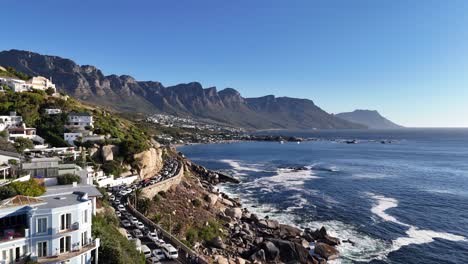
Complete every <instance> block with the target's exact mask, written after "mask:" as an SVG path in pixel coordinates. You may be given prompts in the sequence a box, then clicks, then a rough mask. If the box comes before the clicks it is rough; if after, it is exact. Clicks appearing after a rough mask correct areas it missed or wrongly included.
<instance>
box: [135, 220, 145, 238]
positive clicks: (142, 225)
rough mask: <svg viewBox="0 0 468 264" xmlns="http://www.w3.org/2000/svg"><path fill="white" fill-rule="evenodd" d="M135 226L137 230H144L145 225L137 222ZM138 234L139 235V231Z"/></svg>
mask: <svg viewBox="0 0 468 264" xmlns="http://www.w3.org/2000/svg"><path fill="white" fill-rule="evenodd" d="M135 226H136V227H137V228H138V229H143V228H145V225H144V224H143V223H142V222H139V221H138V222H137V223H136V224H135ZM140 233H141V231H140ZM142 235H143V233H142Z"/></svg>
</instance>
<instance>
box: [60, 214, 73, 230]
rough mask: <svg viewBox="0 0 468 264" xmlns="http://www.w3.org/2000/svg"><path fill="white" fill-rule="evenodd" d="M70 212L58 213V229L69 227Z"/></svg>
mask: <svg viewBox="0 0 468 264" xmlns="http://www.w3.org/2000/svg"><path fill="white" fill-rule="evenodd" d="M70 226H71V214H63V215H60V230H66V229H70Z"/></svg>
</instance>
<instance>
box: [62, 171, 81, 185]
mask: <svg viewBox="0 0 468 264" xmlns="http://www.w3.org/2000/svg"><path fill="white" fill-rule="evenodd" d="M74 182H76V183H80V182H81V178H80V176H78V175H75V174H71V173H67V174H64V175H61V176H58V177H57V184H58V185H68V184H72V183H74Z"/></svg>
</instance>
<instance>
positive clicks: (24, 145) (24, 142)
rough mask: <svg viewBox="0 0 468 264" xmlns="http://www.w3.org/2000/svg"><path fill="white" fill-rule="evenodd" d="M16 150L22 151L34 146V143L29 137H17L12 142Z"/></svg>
mask: <svg viewBox="0 0 468 264" xmlns="http://www.w3.org/2000/svg"><path fill="white" fill-rule="evenodd" d="M14 146H15V148H16V151H18V152H20V153H21V152H23V151H24V150H25V149H32V148H34V143H33V142H32V141H31V140H30V139H29V138H23V137H19V138H16V139H15V144H14Z"/></svg>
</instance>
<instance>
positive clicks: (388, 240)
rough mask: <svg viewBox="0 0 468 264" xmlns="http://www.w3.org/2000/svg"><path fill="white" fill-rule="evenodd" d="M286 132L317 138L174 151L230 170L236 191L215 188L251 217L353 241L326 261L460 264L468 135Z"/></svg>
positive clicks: (464, 243)
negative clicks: (353, 141) (324, 230)
mask: <svg viewBox="0 0 468 264" xmlns="http://www.w3.org/2000/svg"><path fill="white" fill-rule="evenodd" d="M275 133H277V132H275ZM281 134H285V133H281ZM290 134H291V135H297V136H302V137H314V138H319V139H323V140H319V141H310V142H304V143H301V144H296V143H285V144H278V143H274V142H241V143H233V144H211V145H192V146H185V147H181V148H179V150H180V151H182V152H183V153H184V154H185V155H186V156H187V157H189V158H190V159H192V160H193V161H196V162H197V163H199V164H201V165H204V166H206V167H208V168H210V169H219V170H229V171H232V172H233V173H234V175H236V176H237V177H239V178H240V179H241V180H242V183H241V184H226V185H222V186H221V188H222V190H223V191H225V192H227V193H229V194H232V195H233V196H237V197H239V198H241V199H242V201H243V204H244V206H245V207H247V208H249V209H251V210H252V211H253V212H256V213H258V214H260V215H262V216H265V215H269V216H270V217H272V218H275V219H277V220H280V221H281V222H283V223H289V224H293V225H296V226H299V227H302V228H306V227H311V228H317V227H320V226H322V225H324V226H325V227H326V228H327V229H328V230H329V231H331V233H332V234H333V235H335V236H337V237H339V238H340V239H341V240H346V239H350V240H352V241H353V242H355V245H354V246H353V245H352V244H350V243H343V244H342V245H341V246H339V250H340V251H341V253H342V255H343V257H342V258H341V259H340V260H338V261H335V263H425V264H428V263H468V262H467V261H468V129H406V130H393V131H390V130H389V131H372V130H369V131H320V132H307V133H306V132H304V133H290ZM329 139H358V140H359V144H344V143H339V142H336V141H331V140H329ZM382 139H386V140H394V141H393V143H392V144H381V143H380V140H382ZM290 166H306V167H307V168H309V169H310V170H305V171H292V170H290V169H285V167H290Z"/></svg>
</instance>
